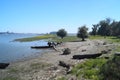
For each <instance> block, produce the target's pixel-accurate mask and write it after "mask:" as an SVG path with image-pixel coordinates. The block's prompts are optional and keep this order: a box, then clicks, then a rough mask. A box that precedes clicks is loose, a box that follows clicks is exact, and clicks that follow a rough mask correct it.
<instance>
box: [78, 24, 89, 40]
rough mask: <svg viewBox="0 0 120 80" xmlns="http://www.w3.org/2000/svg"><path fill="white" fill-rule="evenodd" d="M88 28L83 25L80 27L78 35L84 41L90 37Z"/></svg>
mask: <svg viewBox="0 0 120 80" xmlns="http://www.w3.org/2000/svg"><path fill="white" fill-rule="evenodd" d="M87 31H88V28H87V27H86V26H81V27H79V28H78V33H77V37H79V38H82V41H85V38H86V37H88V33H87Z"/></svg>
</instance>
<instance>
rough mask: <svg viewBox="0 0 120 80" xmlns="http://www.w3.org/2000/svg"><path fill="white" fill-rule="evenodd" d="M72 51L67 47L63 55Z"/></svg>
mask: <svg viewBox="0 0 120 80" xmlns="http://www.w3.org/2000/svg"><path fill="white" fill-rule="evenodd" d="M70 53H71V50H70V49H69V48H65V49H64V51H63V55H68V54H70Z"/></svg>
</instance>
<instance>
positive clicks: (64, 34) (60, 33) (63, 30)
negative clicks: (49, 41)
mask: <svg viewBox="0 0 120 80" xmlns="http://www.w3.org/2000/svg"><path fill="white" fill-rule="evenodd" d="M66 35H67V31H65V29H60V30H58V32H57V36H59V37H61V38H62V39H63V38H64V37H65V36H66Z"/></svg>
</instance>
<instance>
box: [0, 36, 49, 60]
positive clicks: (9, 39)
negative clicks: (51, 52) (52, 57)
mask: <svg viewBox="0 0 120 80" xmlns="http://www.w3.org/2000/svg"><path fill="white" fill-rule="evenodd" d="M32 36H36V35H35V34H0V62H12V61H16V60H20V59H23V58H26V57H29V56H35V55H37V54H40V53H43V52H45V51H47V50H42V49H38V50H36V49H31V48H30V46H42V45H47V42H45V41H44V40H40V41H33V42H15V41H13V40H14V39H17V38H24V37H32Z"/></svg>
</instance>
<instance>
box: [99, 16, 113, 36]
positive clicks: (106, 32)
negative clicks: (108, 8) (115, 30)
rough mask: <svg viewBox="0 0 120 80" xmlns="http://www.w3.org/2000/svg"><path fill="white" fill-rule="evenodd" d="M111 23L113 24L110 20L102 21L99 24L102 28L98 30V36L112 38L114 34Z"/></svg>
mask: <svg viewBox="0 0 120 80" xmlns="http://www.w3.org/2000/svg"><path fill="white" fill-rule="evenodd" d="M110 23H111V19H110V18H107V19H106V20H102V21H100V22H99V25H100V27H99V29H98V34H99V35H102V36H110V35H111V34H112V30H111V26H110V25H111V24H110Z"/></svg>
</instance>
